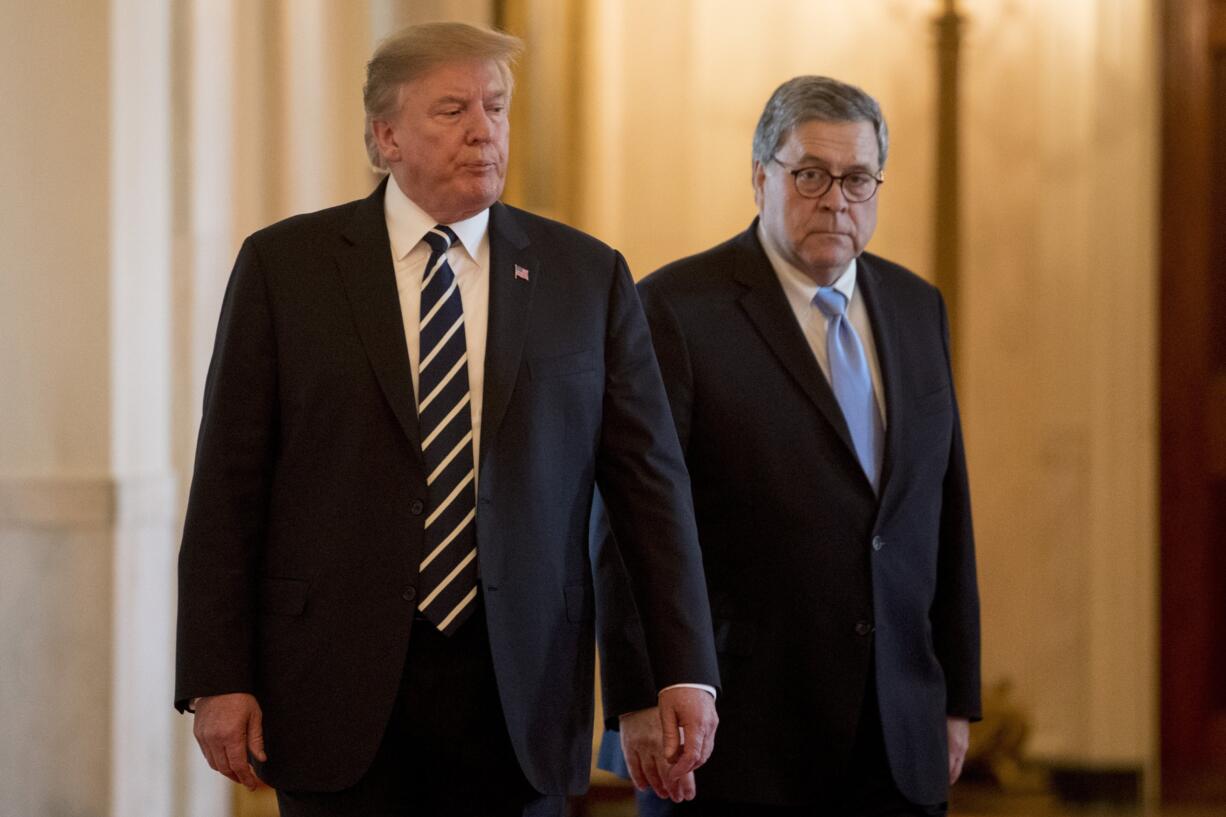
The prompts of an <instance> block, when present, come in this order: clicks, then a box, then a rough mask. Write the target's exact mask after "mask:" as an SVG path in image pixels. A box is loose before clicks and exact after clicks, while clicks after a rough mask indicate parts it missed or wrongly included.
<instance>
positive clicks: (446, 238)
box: [426, 224, 458, 255]
mask: <svg viewBox="0 0 1226 817" xmlns="http://www.w3.org/2000/svg"><path fill="white" fill-rule="evenodd" d="M457 240H458V239H457V238H456V234H455V232H454V231H453V230H452V229H451V228H450V227H448V226H447V225H445V224H439V225H437V226H436V227H434V228H433V229H431V230H430V231H429V232H427V233H426V243H427V244H429V245H430V251H431V252H432V253H434V254H435V255H441V254H442V253H445V252H447V249H448V248H449V247H450V246H451V245H452V244H454V243H455V242H456V241H457Z"/></svg>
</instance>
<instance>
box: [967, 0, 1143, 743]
mask: <svg viewBox="0 0 1226 817" xmlns="http://www.w3.org/2000/svg"><path fill="white" fill-rule="evenodd" d="M966 7H967V8H968V13H969V14H970V15H971V16H972V18H973V19H974V23H973V25H972V27H971V28H970V30H969V32H968V39H967V62H966V76H968V77H969V78H970V80H969V81H968V83H967V85H968V87H967V97H966V108H965V110H966V115H965V117H964V122H965V126H966V151H965V167H966V175H967V183H966V188H965V189H966V206H965V215H966V219H965V226H966V235H967V241H966V255H965V270H966V273H965V286H964V289H963V312H962V314H963V316H964V326H963V329H964V342H963V344H962V352H963V359H962V367H963V368H962V371H963V373H964V375H965V377H964V381H963V405H964V407H965V412H966V415H967V432H968V435H967V436H968V450H969V451H970V455H971V468H972V473H973V475H974V480H975V485H974V487H975V500H976V511H977V526H976V527H977V530H978V533H979V537H980V542H981V553H982V557H981V558H982V586H983V594H984V619H985V623H986V632H985V635H986V638H985V662H984V663H985V668H986V669H987V671H988V675H987V677H988V678H989V679H991V678H994V677H1000V676H1009V677H1012V678H1015V679H1016V680H1017V683H1018V692H1019V693H1020V695H1021V697H1022V699H1023V700H1024V701H1025V702H1026V703H1027V705H1028V706H1029V707H1030V708H1031V710H1032V711H1033V712H1034V714H1035V718H1036V733H1035V735H1034V746H1035V749H1036V751H1038V752H1041V753H1043V754H1045V755H1048V756H1052V757H1057V758H1066V759H1074V760H1077V759H1081V760H1091V761H1098V762H1104V763H1105V762H1115V761H1124V762H1130V761H1136V760H1138V759H1143V760H1146V761H1148V762H1151V763H1152V762H1156V760H1155V750H1156V747H1155V741H1156V739H1157V733H1156V729H1155V720H1154V719H1155V710H1156V696H1157V680H1156V679H1157V674H1156V671H1157V658H1158V656H1157V649H1156V632H1155V630H1156V624H1157V607H1156V591H1155V581H1156V576H1157V571H1156V566H1157V553H1158V549H1157V529H1156V507H1157V481H1156V450H1157V432H1156V422H1157V418H1156V397H1157V391H1156V388H1157V386H1156V381H1155V376H1154V371H1155V365H1156V362H1155V354H1156V343H1157V335H1156V331H1157V329H1156V320H1157V300H1156V297H1157V266H1156V256H1155V252H1156V249H1155V246H1156V223H1157V222H1156V211H1157V201H1158V187H1157V170H1158V141H1157V96H1156V86H1155V83H1156V78H1157V66H1156V61H1155V48H1156V39H1155V38H1156V31H1157V26H1156V21H1155V9H1156V4H1155V3H1153V2H1150V0H1128V1H1127V2H1120V0H1095V1H1094V2H1080V3H1067V2H1060V0H1044V1H1043V2H1031V3H1026V4H1006V3H999V2H989V0H976V2H972V3H967V4H966Z"/></svg>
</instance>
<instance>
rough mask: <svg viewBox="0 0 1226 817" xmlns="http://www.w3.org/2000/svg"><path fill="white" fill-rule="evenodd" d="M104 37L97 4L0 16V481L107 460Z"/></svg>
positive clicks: (91, 471)
mask: <svg viewBox="0 0 1226 817" xmlns="http://www.w3.org/2000/svg"><path fill="white" fill-rule="evenodd" d="M106 30H107V6H106V4H105V3H87V4H84V5H82V6H81V7H80V8H77V9H74V11H73V13H72V14H65V12H64V11H63V10H62V9H60V8H58V7H56V6H55V5H53V4H45V3H4V4H0V59H2V60H3V65H4V70H2V71H0V100H4V102H3V104H4V113H3V115H2V116H0V145H2V146H3V149H2V150H0V179H3V180H4V181H3V182H2V185H3V188H4V191H5V192H4V193H3V194H2V195H0V383H3V385H2V386H0V416H2V417H3V418H4V419H3V422H0V477H29V476H50V475H53V474H63V473H73V474H75V475H77V476H79V477H96V476H100V475H102V474H104V473H105V472H106V469H107V466H108V464H109V461H110V445H109V437H110V405H109V402H110V396H109V392H108V385H107V383H108V376H107V372H108V366H109V362H108V361H109V358H108V355H107V350H108V346H109V332H110V321H109V315H108V311H107V308H106V304H107V300H108V297H109V295H108V293H109V279H108V277H107V274H106V272H107V268H108V264H109V254H110V232H109V229H110V216H109V213H110V210H109V199H110V194H111V189H110V173H109V169H108V167H109V160H110V153H109V140H108V138H107V128H108V121H109V120H108V100H109V94H108V82H109V78H110V68H109V62H108V57H109V54H108V43H107V40H106V38H105V36H99V32H102V33H103V34H105V32H106ZM65 55H72V57H71V59H65Z"/></svg>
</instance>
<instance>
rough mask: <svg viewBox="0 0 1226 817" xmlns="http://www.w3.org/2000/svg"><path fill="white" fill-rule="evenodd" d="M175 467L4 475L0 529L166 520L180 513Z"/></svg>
mask: <svg viewBox="0 0 1226 817" xmlns="http://www.w3.org/2000/svg"><path fill="white" fill-rule="evenodd" d="M178 489H179V479H178V477H177V476H176V475H175V474H173V473H163V474H142V475H139V476H132V477H123V478H116V477H111V476H64V477H45V476H44V477H18V476H4V477H0V530H3V529H6V528H20V529H25V530H29V529H34V530H58V529H63V528H84V529H93V528H108V529H109V528H112V527H114V526H115V525H117V524H124V525H132V524H137V525H139V524H148V523H155V524H158V523H164V522H166V521H167V520H170V519H173V518H175V517H177V516H178V515H179V514H180V509H179V496H178Z"/></svg>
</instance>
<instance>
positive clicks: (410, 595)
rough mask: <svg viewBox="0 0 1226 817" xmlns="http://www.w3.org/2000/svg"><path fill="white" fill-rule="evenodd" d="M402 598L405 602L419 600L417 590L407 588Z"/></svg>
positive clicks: (401, 595)
mask: <svg viewBox="0 0 1226 817" xmlns="http://www.w3.org/2000/svg"><path fill="white" fill-rule="evenodd" d="M400 598H402V599H404V600H405V601H412V600H413V599H415V598H417V588H416V587H406V588H405V589H404V592H403V593H401V594H400Z"/></svg>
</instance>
